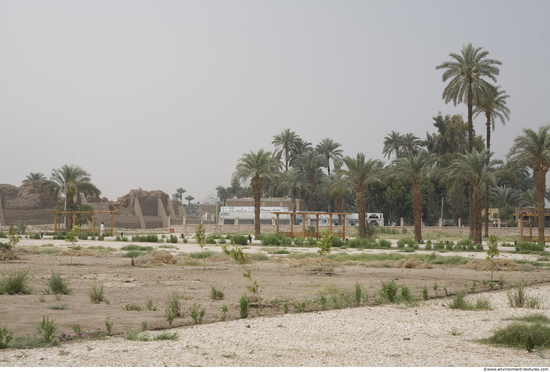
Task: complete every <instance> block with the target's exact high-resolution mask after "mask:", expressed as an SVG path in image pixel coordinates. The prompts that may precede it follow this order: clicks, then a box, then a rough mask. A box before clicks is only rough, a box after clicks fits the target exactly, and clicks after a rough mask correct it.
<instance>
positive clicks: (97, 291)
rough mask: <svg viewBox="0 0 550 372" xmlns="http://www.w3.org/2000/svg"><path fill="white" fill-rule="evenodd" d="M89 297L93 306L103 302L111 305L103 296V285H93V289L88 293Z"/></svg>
mask: <svg viewBox="0 0 550 372" xmlns="http://www.w3.org/2000/svg"><path fill="white" fill-rule="evenodd" d="M88 297H89V298H90V302H91V303H93V304H99V303H101V302H105V303H106V304H109V300H107V298H106V297H105V295H104V294H103V283H95V284H92V288H91V289H90V291H89V292H88Z"/></svg>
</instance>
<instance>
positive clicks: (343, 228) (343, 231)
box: [342, 214, 346, 241]
mask: <svg viewBox="0 0 550 372" xmlns="http://www.w3.org/2000/svg"><path fill="white" fill-rule="evenodd" d="M343 216H344V218H343V220H344V223H343V224H342V240H343V241H346V215H345V214H344V215H343Z"/></svg>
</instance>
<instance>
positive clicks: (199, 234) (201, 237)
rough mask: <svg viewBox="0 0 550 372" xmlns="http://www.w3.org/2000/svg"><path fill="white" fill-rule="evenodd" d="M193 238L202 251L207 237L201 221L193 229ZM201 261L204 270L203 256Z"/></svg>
mask: <svg viewBox="0 0 550 372" xmlns="http://www.w3.org/2000/svg"><path fill="white" fill-rule="evenodd" d="M195 240H196V241H197V244H198V245H200V246H201V251H202V252H203V253H204V245H205V244H206V240H207V239H206V231H205V229H204V227H203V226H202V223H200V224H199V225H198V226H197V228H196V229H195ZM214 243H215V241H214ZM203 263H204V270H206V257H204V258H203Z"/></svg>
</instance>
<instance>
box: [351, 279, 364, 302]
mask: <svg viewBox="0 0 550 372" xmlns="http://www.w3.org/2000/svg"><path fill="white" fill-rule="evenodd" d="M353 288H354V289H355V306H359V305H361V299H362V298H363V293H364V291H363V286H362V285H361V284H359V282H357V283H355V286H354V287H353Z"/></svg>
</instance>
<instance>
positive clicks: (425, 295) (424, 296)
mask: <svg viewBox="0 0 550 372" xmlns="http://www.w3.org/2000/svg"><path fill="white" fill-rule="evenodd" d="M429 299H430V295H429V294H428V287H426V286H424V288H422V300H423V301H428V300H429Z"/></svg>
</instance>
